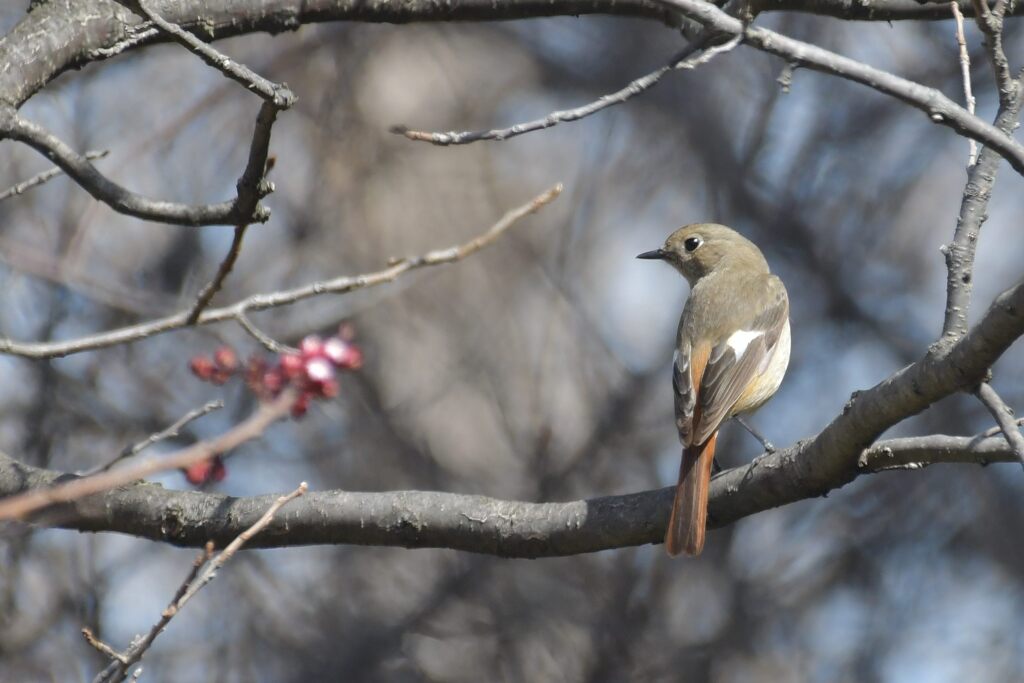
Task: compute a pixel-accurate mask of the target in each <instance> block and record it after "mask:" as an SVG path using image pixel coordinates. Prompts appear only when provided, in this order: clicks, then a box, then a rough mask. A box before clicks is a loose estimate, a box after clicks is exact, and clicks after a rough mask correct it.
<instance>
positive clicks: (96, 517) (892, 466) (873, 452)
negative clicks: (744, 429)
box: [0, 435, 1016, 557]
mask: <svg viewBox="0 0 1024 683" xmlns="http://www.w3.org/2000/svg"><path fill="white" fill-rule="evenodd" d="M787 450H788V451H792V449H787ZM779 453H783V451H780V452H779ZM854 462H855V467H854V473H853V475H852V476H854V477H855V476H862V475H866V474H869V473H876V472H887V471H891V470H898V469H916V468H920V467H925V466H928V465H932V464H940V463H943V464H954V463H962V464H973V465H985V464H990V463H1000V462H1016V457H1015V455H1014V454H1013V452H1012V451H1011V450H1010V448H1009V447H1008V446H1007V444H1006V440H1005V439H1003V438H1002V436H999V437H990V438H979V437H969V436H945V435H933V436H924V437H911V438H903V439H890V440H886V441H880V442H879V443H877V444H875V445H874V446H872V447H870V448H869V449H867V450H865V451H863V452H862V453H860V454H858V456H855V458H854ZM14 468H16V471H17V474H18V475H19V476H21V477H23V478H25V479H28V480H29V481H30V482H31V484H32V485H35V484H36V483H38V482H45V481H48V480H50V479H52V478H56V477H58V476H59V475H58V474H57V473H55V472H49V471H47V470H39V469H36V468H31V467H28V466H25V465H14V464H12V463H11V462H10V461H7V462H5V461H4V458H3V456H0V491H2V487H4V485H5V482H7V481H9V480H10V479H11V477H10V473H9V470H11V469H14ZM792 475H793V469H792V468H791V467H789V466H786V467H785V469H783V467H780V466H778V465H777V463H776V462H773V461H769V460H766V459H765V458H761V459H759V460H757V461H756V462H755V463H751V464H749V465H747V466H744V467H740V468H736V469H734V470H728V471H726V472H723V473H722V474H720V475H718V476H717V477H715V479H714V481H713V483H712V495H711V503H710V505H711V508H710V514H711V517H712V520H713V525H714V526H715V527H722V526H725V525H727V524H730V523H732V522H734V521H736V520H737V519H740V518H741V517H743V516H746V514H753V513H754V512H756V511H747V512H746V513H745V514H738V511H737V509H736V508H735V507H734V506H733V505H732V503H731V502H730V498H732V497H733V495H735V492H734V491H733V489H734V488H735V487H736V486H738V485H742V486H743V488H744V489H745V490H746V491H747V492H748V493H750V494H753V493H754V492H764V493H767V492H768V491H770V490H771V489H772V488H773V487H775V486H777V485H778V484H780V483H781V482H782V481H783V480H784V479H785V478H786V477H790V476H792ZM736 482H742V483H741V484H737V483H736ZM798 485H800V486H804V485H806V482H804V481H800V482H798ZM819 493H820V491H817V490H815V491H814V492H813V493H811V492H805V494H804V496H803V497H811V496H813V495H818V494H819ZM672 494H673V489H672V488H664V489H659V490H654V491H644V492H640V493H633V494H628V495H621V496H608V497H601V498H590V499H587V500H576V501H569V502H562V503H530V502H520V501H509V500H499V499H495V498H488V497H485V496H473V495H464V494H456V493H440V492H433V491H386V492H355V491H340V490H337V491H319V492H312V493H309V494H307V495H306V496H305V497H303V499H302V500H301V501H298V502H296V503H295V504H294V505H292V506H290V507H289V508H288V512H287V514H286V515H284V516H283V517H281V518H280V519H278V520H277V521H275V522H273V523H271V524H269V525H268V527H267V528H266V530H265V531H264V532H263V533H262V534H261V535H260V536H259V537H257V538H256V539H253V541H252V542H251V543H250V544H249V545H250V546H251V547H261V548H276V547H296V546H303V545H314V544H352V545H377V546H403V547H408V548H450V549H453V550H463V551H467V552H475V553H485V554H489V555H498V556H502V557H553V556H562V555H575V554H580V553H589V552H597V551H600V550H606V549H609V548H621V547H627V546H635V545H643V544H648V543H660V542H661V540H662V538H663V537H664V533H665V523H666V521H667V519H668V511H669V507H670V506H671V503H672ZM274 499H275V496H269V495H268V496H256V497H250V498H233V497H231V496H225V495H223V494H218V493H208V492H202V491H171V490H168V489H165V488H163V487H161V486H159V485H156V484H139V485H137V486H133V487H130V488H122V489H115V490H111V491H107V492H106V493H103V494H102V495H100V496H95V497H92V498H87V499H83V500H80V501H77V502H76V503H75V504H74V507H73V508H72V507H71V506H64V507H63V509H61V510H54V511H53V512H49V513H46V517H47V519H49V520H50V521H49V522H48V524H51V525H54V526H60V527H63V528H68V529H78V530H80V531H116V532H120V533H127V534H131V535H134V536H139V537H143V538H148V539H152V540H155V541H162V542H169V543H173V544H175V545H180V546H195V547H202V546H203V545H204V544H205V543H207V541H208V540H209V539H214V540H215V541H216V542H218V543H227V542H229V541H230V540H231V539H233V538H235V537H236V536H237V535H238V534H239V533H241V532H242V531H243V530H244V529H246V528H247V527H249V526H250V525H252V524H253V523H254V522H255V521H257V520H258V518H259V517H260V516H261V515H262V514H263V511H264V510H266V508H267V506H268V505H269V504H271V502H272V501H273V500H274ZM769 507H770V506H769ZM765 509H766V508H765ZM36 522H37V523H39V522H44V523H46V522H45V520H36Z"/></svg>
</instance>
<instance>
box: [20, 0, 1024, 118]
mask: <svg viewBox="0 0 1024 683" xmlns="http://www.w3.org/2000/svg"><path fill="white" fill-rule="evenodd" d="M148 4H150V5H151V6H152V7H153V9H154V11H156V12H157V13H159V15H160V16H161V17H162V18H163V19H164V20H166V21H167V22H170V23H173V24H176V25H178V26H180V27H182V28H183V29H185V30H186V31H188V32H190V33H193V34H195V35H198V36H200V37H202V38H203V39H204V40H209V41H212V40H220V39H223V38H229V37H232V36H237V35H242V34H247V33H256V32H261V31H262V32H267V33H271V34H274V33H280V32H282V31H294V30H296V29H297V28H299V27H300V26H302V25H304V24H311V23H320V22H331V21H363V22H386V23H408V22H424V21H498V20H507V19H528V18H536V17H552V16H580V15H586V14H607V15H615V16H634V17H643V18H647V19H653V20H655V21H659V22H662V23H665V24H667V25H669V26H678V24H679V20H678V18H677V17H676V16H675V12H674V11H673V10H672V9H670V8H668V7H666V6H665V5H664V4H662V3H661V2H655V1H653V0H506V1H504V2H498V3H495V2H492V1H491V0H458V1H456V2H444V3H442V2H428V1H427V0H382V1H381V2H372V3H367V2H358V1H357V0H249V1H248V2H246V3H244V4H241V3H239V2H237V1H236V0H162V1H159V2H157V1H156V0H154V1H153V2H151V3H148ZM959 4H960V8H961V11H962V12H963V13H964V15H965V16H974V8H973V6H972V5H971V2H970V0H962V1H961V2H960V3H959ZM752 10H753V11H754V13H755V14H757V13H760V12H772V11H789V12H806V13H810V14H818V15H823V16H831V17H836V18H842V19H854V20H861V21H898V20H904V19H905V20H922V19H928V20H933V19H949V18H951V16H952V15H951V14H950V10H949V6H948V5H946V4H944V3H925V4H921V3H918V2H916V1H915V0H864V1H863V2H849V0H756V1H755V2H754V3H752ZM1012 10H1013V13H1014V14H1021V13H1024V3H1014V6H1013V8H1012ZM167 40H169V36H168V35H167V34H166V33H162V32H161V31H159V30H156V29H155V28H154V27H153V26H151V25H150V24H149V23H148V22H141V21H140V20H139V18H138V17H137V16H136V15H135V14H134V13H132V12H131V11H129V10H128V9H127V8H125V7H123V6H121V5H120V4H119V3H117V2H114V0H49V1H48V2H45V3H41V4H39V5H37V6H36V7H35V8H34V9H33V11H32V12H30V13H29V14H27V15H26V16H25V18H24V19H23V20H22V21H21V22H20V23H19V24H18V25H17V26H15V27H14V29H12V30H11V31H10V32H9V33H8V34H7V35H5V36H3V37H2V38H0V64H3V65H4V68H3V69H0V102H5V103H7V104H9V105H11V106H14V107H19V106H21V104H22V103H24V102H25V101H26V100H27V99H28V98H30V97H31V96H32V95H33V94H35V93H36V92H38V91H39V90H40V89H41V88H43V87H45V86H46V85H47V84H48V83H49V82H51V81H52V80H53V79H54V78H56V77H57V76H59V75H60V74H62V73H64V72H65V71H67V70H69V69H79V68H81V67H83V66H85V65H86V64H88V63H90V62H95V61H100V60H103V59H107V58H109V57H112V56H115V55H118V54H121V53H122V52H124V51H126V50H132V49H136V48H138V47H140V46H143V45H149V44H153V43H157V42H162V41H167Z"/></svg>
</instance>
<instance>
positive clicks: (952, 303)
mask: <svg viewBox="0 0 1024 683" xmlns="http://www.w3.org/2000/svg"><path fill="white" fill-rule="evenodd" d="M1022 101H1024V93H1022V92H1021V90H1018V91H1017V93H1016V96H1015V97H1014V98H1013V99H1011V100H1010V101H1008V102H1007V103H1006V104H1005V105H1000V108H999V113H998V115H997V116H996V122H995V125H996V128H998V129H999V130H1001V131H1003V132H1005V133H1007V134H1009V133H1010V132H1011V131H1013V130H1014V128H1015V127H1016V126H1017V119H1018V117H1019V115H1020V108H1021V104H1022ZM1000 160H1001V157H1000V154H999V153H998V152H997V151H995V150H993V149H992V148H990V147H987V146H986V147H984V148H982V150H981V153H980V154H979V155H978V159H977V161H976V163H975V164H974V165H973V166H971V167H970V168H969V169H968V171H967V184H966V186H965V187H964V194H963V199H962V200H961V201H960V213H959V214H958V215H957V222H956V230H955V231H954V233H953V242H952V243H951V244H948V245H943V247H942V254H943V256H944V257H945V259H946V310H945V314H944V316H943V321H942V337H941V339H940V340H939V342H938V344H937V345H936V346H933V350H934V349H938V348H942V347H944V346H948V345H949V344H952V343H953V342H955V341H956V340H957V339H959V338H960V337H961V336H963V335H964V334H965V333H966V332H967V314H968V311H969V309H970V305H971V292H972V291H973V289H974V254H975V250H976V249H977V246H978V239H979V237H980V236H981V228H982V226H983V225H984V223H985V220H986V219H987V218H988V202H989V198H990V197H991V196H992V187H993V186H994V185H995V181H996V174H997V173H998V172H999V162H1000Z"/></svg>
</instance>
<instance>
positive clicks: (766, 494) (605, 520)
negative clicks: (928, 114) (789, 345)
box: [0, 282, 1024, 557]
mask: <svg viewBox="0 0 1024 683" xmlns="http://www.w3.org/2000/svg"><path fill="white" fill-rule="evenodd" d="M1021 335H1024V282H1021V283H1019V284H1017V285H1016V286H1014V287H1013V288H1011V289H1009V290H1007V291H1006V292H1004V293H1002V294H1001V295H1000V296H999V297H997V298H996V300H995V301H994V302H993V304H992V305H991V307H990V308H989V309H988V311H987V312H986V313H985V315H984V316H983V317H982V318H981V320H980V321H979V322H978V324H977V325H975V327H974V328H972V329H971V330H970V331H969V332H968V333H967V334H966V335H964V336H963V337H962V338H961V339H960V340H959V341H958V342H957V343H956V344H954V345H953V346H951V347H950V348H948V349H946V350H945V351H941V352H937V353H932V354H929V355H927V356H925V357H924V358H922V359H921V360H919V361H918V362H916V363H913V364H911V365H909V366H907V367H905V368H903V369H902V370H900V371H898V372H896V373H895V374H893V375H892V376H891V377H889V378H888V379H886V380H884V381H883V382H881V383H880V384H878V385H876V386H874V387H872V388H871V389H868V390H866V391H863V392H858V393H855V394H854V395H853V396H852V397H851V399H850V401H849V403H848V404H847V405H846V407H845V408H844V409H843V412H842V413H841V414H840V415H838V416H837V417H836V418H835V419H834V420H833V421H832V422H831V423H830V424H829V425H828V426H826V427H825V429H824V430H822V431H821V432H820V433H819V434H818V435H817V436H815V437H814V438H813V439H810V440H807V441H802V442H799V443H797V444H796V445H795V446H792V447H790V448H786V449H783V450H778V451H775V452H774V453H772V454H770V455H765V456H763V457H761V458H758V459H757V460H755V461H754V462H752V463H750V464H749V465H747V466H744V467H739V468H735V469H731V470H728V471H726V472H723V473H722V474H720V475H719V476H718V477H716V478H715V480H714V481H713V482H712V489H711V501H710V507H709V519H710V522H709V523H710V524H711V525H712V526H723V525H726V524H730V523H732V522H734V521H736V520H738V519H741V518H743V517H746V516H749V515H753V514H756V513H758V512H762V511H764V510H767V509H770V508H773V507H778V506H781V505H786V504H788V503H792V502H795V501H797V500H802V499H806V498H812V497H815V496H820V495H823V494H825V493H827V492H829V491H831V490H833V489H836V488H839V487H841V486H844V485H845V484H847V483H849V482H850V481H852V480H853V479H855V478H856V477H858V476H860V475H861V474H864V473H866V472H874V471H883V470H888V469H893V468H912V467H923V466H925V465H928V464H931V463H938V462H946V463H948V462H972V463H989V462H1006V461H1015V460H1016V456H1015V455H1014V453H1013V452H1012V450H1011V449H1010V447H1009V446H1008V444H1007V442H1006V440H1005V439H1003V438H1002V437H1001V436H990V437H985V436H982V437H973V438H972V437H952V436H931V437H922V438H920V439H894V440H889V441H883V442H880V443H877V444H874V442H875V440H876V439H877V438H878V436H879V435H880V434H881V433H882V432H884V431H885V430H886V429H888V428H889V427H892V426H893V425H895V424H897V423H898V422H901V421H902V420H904V419H906V418H908V417H910V416H911V415H914V414H916V413H919V412H921V411H922V410H924V409H925V408H927V407H928V406H929V405H931V404H932V403H934V402H936V401H938V400H939V399H941V398H944V397H945V396H948V395H950V394H953V393H955V392H957V391H961V390H964V389H967V388H971V387H974V386H976V385H977V384H978V383H980V382H981V381H982V379H983V378H984V376H985V374H986V372H987V370H988V368H989V367H990V366H991V365H992V363H994V362H995V361H996V360H997V359H998V358H999V356H1001V355H1002V353H1003V352H1004V351H1006V349H1007V348H1009V346H1010V345H1011V344H1012V343H1013V342H1014V341H1015V340H1016V339H1017V338H1019V337H1020V336H1021ZM872 444H874V445H872ZM72 476H73V475H66V474H60V473H57V472H52V471H48V470H41V469H37V468H33V467H29V466H27V465H23V464H20V463H18V462H16V461H14V460H12V459H11V458H9V457H7V456H4V455H2V454H0V496H8V495H14V494H17V493H22V492H24V491H28V490H35V489H40V488H43V487H48V486H50V485H52V484H53V483H54V482H56V481H58V480H60V481H63V480H65V479H66V478H68V477H72ZM671 498H672V492H671V490H670V489H663V490H660V491H649V492H644V493H636V494H631V495H626V496H612V497H605V498H593V499H589V500H582V501H574V502H569V503H524V502H511V501H500V500H495V499H491V498H485V497H482V496H466V495H457V494H449V493H433V492H415V491H403V492H390V493H354V492H346V491H333V492H320V493H313V494H310V495H309V496H308V497H307V498H305V499H303V500H302V501H300V502H299V504H297V505H296V506H295V507H294V508H291V509H290V510H289V512H288V513H287V514H286V515H284V516H283V517H281V518H280V519H279V520H278V521H276V522H275V523H274V524H273V525H272V526H271V527H270V528H268V529H267V531H266V533H265V535H262V536H260V537H259V538H258V539H257V544H262V545H264V546H285V545H288V546H294V545H309V544H323V543H352V544H363V545H397V546H406V547H442V548H454V549H459V550H467V551H472V552H480V553H489V554H495V555H502V556H515V557H540V556H550V555H566V554H574V553H584V552H594V551H597V550H603V549H606V548H615V547H622V546H630V545H640V544H645V543H655V542H659V541H660V539H661V538H662V534H663V533H664V525H665V520H666V519H667V512H668V507H669V505H670V503H671ZM271 501H272V497H270V496H261V497H256V498H243V499H238V498H229V497H226V496H221V495H214V494H207V493H200V492H192V491H187V492H176V491H168V490H166V489H164V488H163V487H161V486H157V485H153V484H145V483H139V484H135V485H129V486H126V487H122V488H118V489H114V490H111V491H107V492H105V493H100V494H96V495H94V496H90V497H87V498H82V499H79V500H75V501H73V502H71V503H67V504H64V505H58V506H54V507H51V508H49V509H48V510H46V511H44V512H42V513H40V514H39V515H38V516H37V517H35V518H34V520H33V521H34V522H35V523H37V524H41V525H44V526H58V527H63V528H69V529H77V530H80V531H116V532H121V533H126V534H132V535H135V536H140V537H143V538H149V539H153V540H159V541H164V542H168V543H174V544H177V545H188V546H200V545H202V544H204V543H205V542H206V541H208V540H212V541H214V542H216V543H223V542H227V541H229V540H230V539H231V538H233V537H234V536H236V535H237V534H238V533H239V532H241V531H242V530H243V529H244V528H245V527H246V526H249V525H251V524H252V523H253V522H254V521H255V520H256V519H257V517H258V516H259V515H260V514H262V511H263V510H265V509H266V507H267V505H269V504H270V502H271Z"/></svg>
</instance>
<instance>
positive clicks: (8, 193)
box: [0, 149, 110, 202]
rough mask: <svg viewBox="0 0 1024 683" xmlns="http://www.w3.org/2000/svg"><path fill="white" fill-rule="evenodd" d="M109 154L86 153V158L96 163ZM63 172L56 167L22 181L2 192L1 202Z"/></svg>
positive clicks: (100, 152) (103, 151) (104, 151)
mask: <svg viewBox="0 0 1024 683" xmlns="http://www.w3.org/2000/svg"><path fill="white" fill-rule="evenodd" d="M109 153H110V152H109V151H108V150H105V149H104V150H94V151H91V152H86V153H85V158H86V159H88V160H89V161H96V160H97V159H102V158H103V157H105V156H107V155H108V154H109ZM63 172H64V171H62V170H61V169H60V168H59V167H57V166H54V167H53V168H50V169H47V170H45V171H43V172H42V173H39V174H37V175H34V176H32V177H31V178H29V179H28V180H23V181H21V182H20V183H18V184H17V185H12V186H11V187H9V188H7V189H6V190H4V191H3V192H0V202H2V201H3V200H5V199H9V198H10V197H13V196H15V195H19V194H22V193H23V192H26V191H28V190H30V189H32V188H33V187H36V186H38V185H42V184H43V183H45V182H46V181H48V180H51V179H53V178H56V177H57V176H59V175H60V174H61V173H63Z"/></svg>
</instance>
